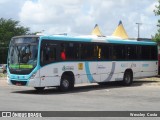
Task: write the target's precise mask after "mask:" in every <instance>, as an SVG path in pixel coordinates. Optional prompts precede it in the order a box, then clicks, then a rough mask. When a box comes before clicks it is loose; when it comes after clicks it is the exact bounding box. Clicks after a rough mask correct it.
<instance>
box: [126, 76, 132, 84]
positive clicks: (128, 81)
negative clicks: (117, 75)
mask: <svg viewBox="0 0 160 120" xmlns="http://www.w3.org/2000/svg"><path fill="white" fill-rule="evenodd" d="M130 81H131V77H130V75H129V74H127V75H126V77H125V82H126V83H130Z"/></svg>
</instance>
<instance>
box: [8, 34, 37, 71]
mask: <svg viewBox="0 0 160 120" xmlns="http://www.w3.org/2000/svg"><path fill="white" fill-rule="evenodd" d="M37 55H38V38H37V37H23V38H13V39H12V40H11V43H10V49H9V56H8V65H9V69H12V70H13V69H18V70H29V69H30V70H32V69H33V68H34V67H35V66H36V65H37Z"/></svg>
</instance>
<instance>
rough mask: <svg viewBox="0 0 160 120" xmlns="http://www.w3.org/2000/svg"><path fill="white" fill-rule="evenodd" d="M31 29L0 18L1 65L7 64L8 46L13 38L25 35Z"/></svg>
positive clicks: (17, 22)
mask: <svg viewBox="0 0 160 120" xmlns="http://www.w3.org/2000/svg"><path fill="white" fill-rule="evenodd" d="M28 31H29V28H26V27H23V26H20V25H19V21H15V20H12V19H4V18H0V58H1V59H0V64H2V63H7V62H6V60H7V53H8V46H9V42H10V40H11V38H12V37H13V36H18V35H25V34H27V33H28Z"/></svg>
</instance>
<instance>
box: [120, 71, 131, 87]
mask: <svg viewBox="0 0 160 120" xmlns="http://www.w3.org/2000/svg"><path fill="white" fill-rule="evenodd" d="M132 82H133V75H132V72H131V71H129V70H127V71H126V72H125V73H124V76H123V81H122V83H123V85H124V86H130V85H131V84H132Z"/></svg>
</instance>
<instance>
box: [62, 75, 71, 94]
mask: <svg viewBox="0 0 160 120" xmlns="http://www.w3.org/2000/svg"><path fill="white" fill-rule="evenodd" d="M73 87H74V83H73V80H72V79H71V77H69V76H67V75H64V76H62V78H61V82H60V86H59V90H60V91H61V92H67V91H69V90H71V89H73Z"/></svg>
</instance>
